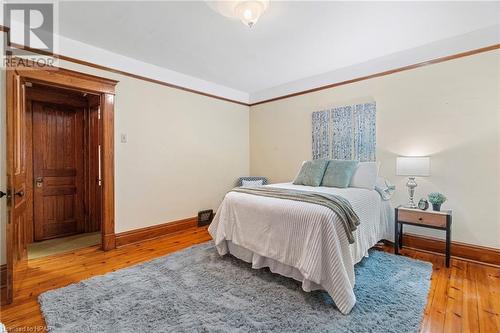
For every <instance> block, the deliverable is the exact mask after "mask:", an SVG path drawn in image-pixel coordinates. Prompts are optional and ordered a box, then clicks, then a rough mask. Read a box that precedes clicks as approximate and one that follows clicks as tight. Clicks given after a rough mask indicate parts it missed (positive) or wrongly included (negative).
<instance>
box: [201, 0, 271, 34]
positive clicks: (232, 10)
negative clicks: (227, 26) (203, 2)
mask: <svg viewBox="0 0 500 333" xmlns="http://www.w3.org/2000/svg"><path fill="white" fill-rule="evenodd" d="M207 4H208V5H209V6H210V8H212V9H213V10H215V11H216V12H218V13H219V14H221V15H223V16H226V17H229V18H232V19H239V20H240V21H241V22H243V24H245V25H246V26H248V27H250V28H251V27H253V26H254V25H255V23H257V21H258V20H259V18H260V16H261V15H262V14H263V13H264V12H265V11H266V9H267V7H269V0H239V1H238V0H236V1H207Z"/></svg>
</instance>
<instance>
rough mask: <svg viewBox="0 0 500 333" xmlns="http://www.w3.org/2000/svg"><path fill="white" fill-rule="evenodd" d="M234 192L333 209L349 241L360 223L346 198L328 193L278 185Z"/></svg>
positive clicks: (238, 189) (241, 189)
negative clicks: (277, 186) (298, 189)
mask: <svg viewBox="0 0 500 333" xmlns="http://www.w3.org/2000/svg"><path fill="white" fill-rule="evenodd" d="M232 192H239V193H245V194H252V195H258V196H263V197H271V198H278V199H284V200H294V201H302V202H307V203H312V204H315V205H320V206H324V207H327V208H329V209H331V210H332V211H333V212H334V213H335V214H336V215H337V216H338V217H339V220H340V221H341V222H342V226H343V228H344V230H345V233H346V235H347V239H348V240H349V243H350V244H352V243H354V235H353V232H354V231H355V230H356V228H357V226H358V225H359V217H358V215H356V213H355V212H354V210H353V209H352V206H351V204H350V202H349V201H348V200H346V199H345V198H343V197H341V196H338V195H333V194H326V193H312V192H307V191H297V190H291V189H284V188H276V187H274V188H273V187H267V186H266V187H236V188H234V189H233V190H232Z"/></svg>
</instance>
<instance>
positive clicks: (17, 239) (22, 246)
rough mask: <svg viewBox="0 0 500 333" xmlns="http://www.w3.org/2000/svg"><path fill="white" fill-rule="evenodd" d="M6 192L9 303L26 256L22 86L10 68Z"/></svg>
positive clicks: (7, 294)
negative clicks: (20, 266)
mask: <svg viewBox="0 0 500 333" xmlns="http://www.w3.org/2000/svg"><path fill="white" fill-rule="evenodd" d="M7 95H8V96H9V98H8V99H7V193H8V201H7V208H8V221H7V228H6V257H7V292H6V296H7V297H6V301H7V303H10V302H11V301H12V298H13V294H14V280H17V278H16V273H17V272H18V271H19V267H18V266H19V265H20V264H21V263H22V262H23V261H24V259H25V258H26V242H25V239H24V234H25V233H24V229H23V228H24V225H25V222H26V218H27V209H26V207H27V200H26V195H25V193H26V187H27V186H26V129H25V126H24V123H25V112H24V96H25V86H24V84H23V82H22V80H21V77H20V76H19V75H17V74H16V73H15V72H14V71H12V70H8V71H7Z"/></svg>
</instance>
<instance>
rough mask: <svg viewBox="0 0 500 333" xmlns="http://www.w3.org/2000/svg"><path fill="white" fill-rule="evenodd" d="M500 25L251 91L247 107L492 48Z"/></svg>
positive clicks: (495, 45)
mask: <svg viewBox="0 0 500 333" xmlns="http://www.w3.org/2000/svg"><path fill="white" fill-rule="evenodd" d="M499 44H500V24H497V25H494V26H490V27H487V28H484V29H480V30H476V31H473V32H470V33H467V34H463V35H459V36H455V37H453V38H449V39H444V40H439V41H436V42H433V43H429V44H425V45H423V46H420V47H417V48H413V49H410V50H405V51H401V52H398V53H394V54H390V55H386V56H383V57H380V58H377V59H372V60H369V61H367V62H364V63H359V64H355V65H352V66H349V67H344V68H340V69H337V70H334V71H331V72H327V73H323V74H320V75H316V76H312V77H308V78H303V79H300V80H297V81H294V82H288V83H285V84H283V85H280V86H275V87H270V88H267V89H262V90H261V91H257V92H253V93H251V94H250V106H256V105H259V104H263V103H269V102H273V101H277V100H280V99H284V98H290V97H294V96H299V95H303V94H308V93H312V92H316V91H319V90H323V89H329V88H334V87H338V86H342V85H345V84H350V83H354V82H359V81H363V80H368V79H372V78H376V77H380V76H385V75H389V74H394V73H398V72H402V71H407V70H412V69H416V68H419V67H423V66H427V65H432V64H436V63H440V62H444V61H448V60H453V59H457V58H461V57H466V56H470V55H474V54H477V53H481V52H487V51H491V50H495V49H497V48H498V45H499Z"/></svg>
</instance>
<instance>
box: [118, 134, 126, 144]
mask: <svg viewBox="0 0 500 333" xmlns="http://www.w3.org/2000/svg"><path fill="white" fill-rule="evenodd" d="M120 142H121V143H127V134H125V133H122V134H120Z"/></svg>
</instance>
